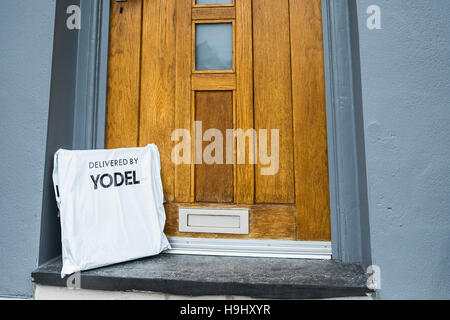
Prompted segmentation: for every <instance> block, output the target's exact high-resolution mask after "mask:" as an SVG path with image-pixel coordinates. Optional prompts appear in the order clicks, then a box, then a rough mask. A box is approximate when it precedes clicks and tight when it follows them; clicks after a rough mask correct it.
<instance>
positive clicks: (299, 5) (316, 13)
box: [290, 0, 331, 241]
mask: <svg viewBox="0 0 450 320" xmlns="http://www.w3.org/2000/svg"><path fill="white" fill-rule="evenodd" d="M290 9H291V18H290V23H291V41H292V42H291V48H292V93H293V96H292V100H293V107H294V128H295V129H294V132H295V181H296V185H295V191H296V204H297V232H298V239H299V240H327V241H328V240H330V238H331V231H330V230H331V229H330V207H329V186H328V155H327V131H326V110H325V84H324V81H325V80H324V64H323V41H322V12H321V3H320V0H290Z"/></svg>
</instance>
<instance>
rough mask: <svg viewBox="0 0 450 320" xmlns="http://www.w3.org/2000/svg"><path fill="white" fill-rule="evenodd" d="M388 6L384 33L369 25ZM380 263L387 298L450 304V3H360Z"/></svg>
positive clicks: (373, 225)
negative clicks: (376, 9)
mask: <svg viewBox="0 0 450 320" xmlns="http://www.w3.org/2000/svg"><path fill="white" fill-rule="evenodd" d="M372 4H377V5H379V6H380V8H381V23H382V24H381V27H382V29H381V30H369V29H368V28H367V27H366V19H367V17H368V15H367V14H366V10H367V7H368V6H369V5H372ZM357 8H358V21H359V23H358V24H359V39H360V43H359V45H360V59H361V84H362V103H363V118H364V131H365V149H366V165H367V185H368V202H369V216H370V230H371V246H372V263H373V264H375V265H378V266H380V268H381V290H380V291H379V294H380V297H381V298H382V299H395V298H407V299H409V298H410V299H418V298H425V299H429V298H447V299H448V298H450V271H449V270H450V19H449V17H448V14H449V12H450V1H448V0H433V1H431V0H430V1H411V0H395V1H392V0H377V1H373V0H358V1H357Z"/></svg>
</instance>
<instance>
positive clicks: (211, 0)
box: [195, 0, 233, 4]
mask: <svg viewBox="0 0 450 320" xmlns="http://www.w3.org/2000/svg"><path fill="white" fill-rule="evenodd" d="M195 4H233V0H196V1H195Z"/></svg>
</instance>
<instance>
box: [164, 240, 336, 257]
mask: <svg viewBox="0 0 450 320" xmlns="http://www.w3.org/2000/svg"><path fill="white" fill-rule="evenodd" d="M169 242H170V245H171V246H172V249H170V250H168V251H166V252H167V253H172V254H193V255H211V256H235V257H265V258H292V259H320V260H330V259H331V242H321V241H290V240H228V239H197V238H169Z"/></svg>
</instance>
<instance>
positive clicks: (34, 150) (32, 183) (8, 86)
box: [0, 0, 56, 296]
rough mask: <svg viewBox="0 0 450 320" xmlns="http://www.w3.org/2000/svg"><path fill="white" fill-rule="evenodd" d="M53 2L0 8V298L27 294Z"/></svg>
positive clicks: (11, 1) (16, 0)
mask: <svg viewBox="0 0 450 320" xmlns="http://www.w3.org/2000/svg"><path fill="white" fill-rule="evenodd" d="M55 4H56V0H39V1H34V0H28V1H27V0H2V1H1V9H0V46H1V51H0V52H1V55H0V124H1V125H0V163H1V171H0V181H2V183H1V184H0V296H31V295H32V282H31V276H30V273H31V271H33V270H34V269H35V268H36V267H37V265H38V249H39V228H40V215H41V209H42V191H43V177H44V165H45V145H46V137H47V121H48V111H49V99H50V78H51V70H52V50H53V30H54V17H55Z"/></svg>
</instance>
